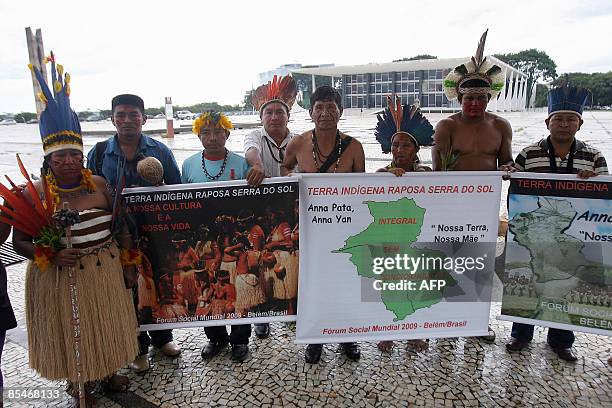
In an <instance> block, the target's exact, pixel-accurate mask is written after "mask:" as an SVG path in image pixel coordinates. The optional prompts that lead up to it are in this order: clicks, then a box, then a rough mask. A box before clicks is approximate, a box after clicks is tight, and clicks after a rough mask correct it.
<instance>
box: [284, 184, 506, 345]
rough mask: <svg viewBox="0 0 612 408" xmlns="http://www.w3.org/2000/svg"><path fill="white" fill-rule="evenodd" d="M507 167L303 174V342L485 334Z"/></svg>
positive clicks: (300, 335)
mask: <svg viewBox="0 0 612 408" xmlns="http://www.w3.org/2000/svg"><path fill="white" fill-rule="evenodd" d="M500 193H501V173H499V172H452V173H409V174H405V175H404V176H403V177H395V176H393V175H391V174H388V173H384V174H382V173H379V174H334V175H320V174H303V175H301V182H300V233H301V235H302V239H301V240H300V284H299V293H300V296H299V298H298V311H299V312H298V320H297V321H298V323H297V335H296V342H297V343H328V342H348V341H374V340H399V339H418V338H435V337H456V336H476V335H486V334H487V325H488V320H489V310H490V305H491V301H490V297H491V285H492V278H493V273H494V261H495V243H496V239H497V228H498V221H499V203H500Z"/></svg>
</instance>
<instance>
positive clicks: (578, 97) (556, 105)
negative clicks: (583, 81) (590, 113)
mask: <svg viewBox="0 0 612 408" xmlns="http://www.w3.org/2000/svg"><path fill="white" fill-rule="evenodd" d="M589 93H590V91H589V90H588V89H586V88H579V87H577V86H569V85H568V84H567V82H566V83H564V84H563V85H561V86H559V87H557V88H554V89H551V90H550V92H549V93H548V97H547V99H548V117H549V118H550V117H551V116H552V115H553V114H555V113H575V114H576V115H578V116H580V117H582V111H583V110H584V107H585V106H586V104H587V100H588V98H589Z"/></svg>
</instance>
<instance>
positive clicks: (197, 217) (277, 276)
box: [124, 183, 299, 330]
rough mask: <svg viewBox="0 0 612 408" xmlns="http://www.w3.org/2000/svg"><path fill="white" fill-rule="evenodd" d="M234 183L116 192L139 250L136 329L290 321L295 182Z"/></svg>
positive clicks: (294, 280) (294, 266) (293, 288)
mask: <svg viewBox="0 0 612 408" xmlns="http://www.w3.org/2000/svg"><path fill="white" fill-rule="evenodd" d="M220 184H221V185H220ZM235 184H236V183H234V185H229V186H228V185H227V183H217V184H216V185H215V186H212V187H211V186H210V185H209V184H207V185H201V186H194V185H193V184H190V185H189V187H188V188H187V187H185V186H181V185H178V186H172V189H171V190H165V192H164V193H160V191H159V190H153V189H139V192H138V193H130V192H128V193H126V194H124V196H125V198H126V207H127V212H128V214H129V215H130V218H131V219H132V220H133V222H135V223H137V225H138V230H139V233H140V237H139V248H140V249H141V251H142V254H143V255H142V258H143V259H142V265H141V266H140V267H139V276H138V285H137V292H138V293H137V310H138V317H139V323H140V325H141V329H143V328H144V327H146V329H147V330H154V329H156V328H166V327H168V328H169V327H174V328H176V327H190V326H207V325H218V324H221V322H219V321H222V320H233V319H240V320H241V324H242V323H243V322H244V323H248V322H249V321H254V322H264V321H275V320H284V321H287V320H295V318H294V315H295V313H296V306H297V286H298V269H299V265H298V258H299V251H298V243H299V231H298V193H297V190H298V188H297V183H274V184H264V185H262V186H260V187H258V188H253V187H248V186H245V185H235ZM240 184H242V183H240ZM194 187H195V188H194ZM145 190H151V191H146V192H145ZM245 319H247V320H245Z"/></svg>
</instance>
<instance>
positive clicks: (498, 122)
mask: <svg viewBox="0 0 612 408" xmlns="http://www.w3.org/2000/svg"><path fill="white" fill-rule="evenodd" d="M487 116H488V118H489V120H490V121H491V122H492V123H493V126H495V127H496V128H498V129H500V130H512V126H511V125H510V122H509V121H508V119H506V118H502V117H501V116H499V115H496V114H494V113H490V112H487Z"/></svg>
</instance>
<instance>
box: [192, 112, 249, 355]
mask: <svg viewBox="0 0 612 408" xmlns="http://www.w3.org/2000/svg"><path fill="white" fill-rule="evenodd" d="M232 127H233V126H232V122H231V121H230V120H229V118H228V117H227V116H225V115H224V114H223V113H220V112H213V111H210V112H204V113H203V114H201V115H200V116H199V117H198V118H197V119H196V120H195V121H194V122H193V133H195V134H196V135H197V136H198V138H199V139H200V142H201V143H202V147H203V148H204V149H203V150H202V151H201V152H198V153H196V154H194V155H193V156H190V157H188V158H187V159H186V160H185V162H184V163H183V171H182V173H183V175H182V180H183V183H208V182H212V181H228V180H244V179H245V178H246V175H247V172H248V170H249V166H248V164H247V162H246V160H245V159H244V157H242V156H239V155H237V154H236V153H234V152H231V151H229V150H228V149H227V148H226V147H225V143H226V142H227V138H228V137H229V135H230V129H232ZM227 238H228V239H227V240H225V239H224V240H223V242H222V243H221V244H220V246H221V248H220V250H221V252H222V253H224V259H223V261H224V262H222V263H221V269H220V270H219V271H218V272H217V280H218V282H219V283H218V284H217V285H214V289H213V294H214V298H215V299H216V300H224V301H227V302H229V303H227V305H226V306H227V308H226V310H225V312H233V311H234V305H235V302H236V289H235V286H234V281H235V276H236V262H235V261H234V262H233V265H232V268H233V271H228V270H226V269H224V264H231V263H230V262H228V261H229V258H227V257H228V256H233V254H231V255H230V254H229V253H230V252H233V248H232V247H231V245H232V242H231V239H229V238H230V237H229V236H228V237H227ZM236 259H237V258H236ZM232 274H233V276H234V279H233V281H232V278H231V277H232ZM221 277H222V279H221ZM230 305H231V308H230ZM230 309H231V310H230ZM204 332H205V333H206V337H208V339H209V342H208V344H207V345H206V346H205V347H204V348H203V349H202V358H203V359H205V360H208V359H211V358H213V357H214V356H216V355H217V354H219V353H220V352H221V351H223V349H224V348H225V347H226V346H227V344H228V343H230V344H231V345H232V359H233V360H234V361H244V360H246V358H247V357H248V354H249V337H250V336H251V325H250V324H236V325H232V333H231V334H230V335H228V334H227V330H226V329H225V326H212V327H205V328H204Z"/></svg>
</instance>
